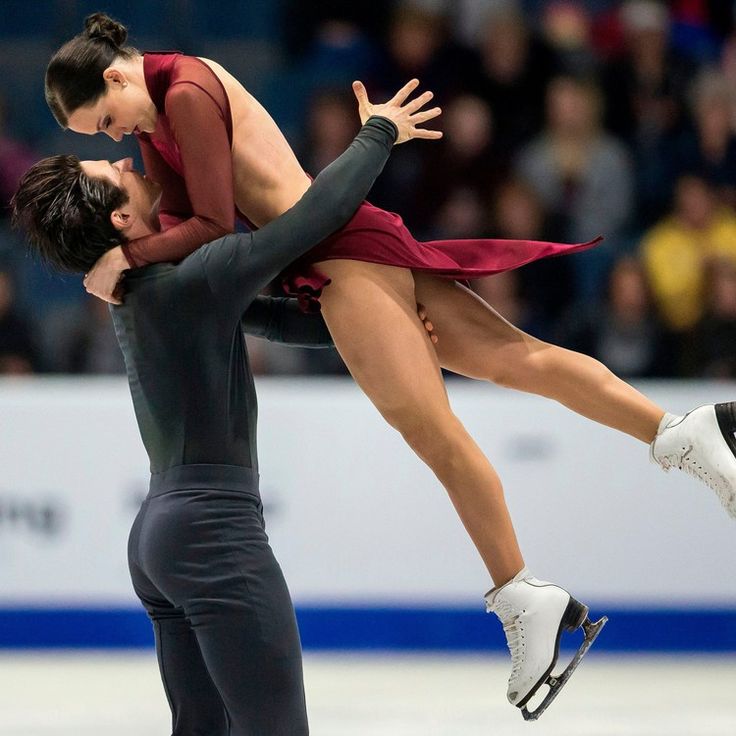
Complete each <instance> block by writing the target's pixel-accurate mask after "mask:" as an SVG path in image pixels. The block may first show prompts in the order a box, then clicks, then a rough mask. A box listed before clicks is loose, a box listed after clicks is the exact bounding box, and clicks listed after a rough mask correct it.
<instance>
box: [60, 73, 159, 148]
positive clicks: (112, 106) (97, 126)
mask: <svg viewBox="0 0 736 736" xmlns="http://www.w3.org/2000/svg"><path fill="white" fill-rule="evenodd" d="M104 76H105V82H106V86H107V91H106V92H105V94H103V95H102V97H100V98H99V99H98V100H97V101H96V102H94V103H93V104H91V105H85V106H83V107H80V108H78V109H76V110H75V111H74V112H73V113H71V114H70V115H69V129H70V130H73V131H74V132H75V133H83V134H85V135H95V134H96V133H107V135H109V136H110V138H112V139H113V140H114V141H116V142H118V143H119V142H120V141H121V140H122V139H123V136H124V135H130V134H131V133H153V131H154V130H155V129H156V117H157V115H156V107H155V105H154V104H153V101H152V100H151V97H150V95H149V94H148V90H147V89H142V88H141V87H140V86H138V85H137V84H135V83H134V82H131V81H129V80H128V78H127V77H126V76H125V74H123V73H122V72H120V71H119V70H117V69H115V68H114V67H110V68H108V69H106V70H105V74H104Z"/></svg>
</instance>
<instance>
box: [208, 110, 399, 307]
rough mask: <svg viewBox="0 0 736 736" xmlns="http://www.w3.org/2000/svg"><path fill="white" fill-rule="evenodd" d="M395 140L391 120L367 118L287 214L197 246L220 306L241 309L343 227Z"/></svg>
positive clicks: (363, 197) (395, 131) (395, 134)
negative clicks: (296, 261)
mask: <svg viewBox="0 0 736 736" xmlns="http://www.w3.org/2000/svg"><path fill="white" fill-rule="evenodd" d="M396 136H397V128H396V126H395V125H394V124H393V123H392V122H391V121H390V120H388V119H386V118H382V117H372V118H370V119H369V120H368V121H367V122H366V124H365V125H364V126H363V127H362V128H361V130H360V132H359V133H358V135H357V136H356V138H355V140H354V141H353V142H352V143H351V144H350V147H349V148H348V149H347V150H346V151H345V153H343V154H342V155H341V156H340V157H339V158H338V159H337V160H336V161H334V162H333V163H331V164H330V165H329V166H328V167H327V168H326V169H324V171H322V172H321V173H320V174H319V176H318V177H317V178H316V179H315V180H314V183H313V184H312V186H311V187H310V188H309V189H308V190H307V192H306V193H305V194H304V196H303V197H302V198H301V199H300V200H299V202H297V203H296V204H295V205H294V206H293V207H292V208H291V209H290V210H288V211H287V212H285V213H284V214H283V215H281V216H280V217H277V218H276V219H275V220H273V221H272V222H270V223H269V224H268V225H266V226H265V227H263V228H261V229H260V230H257V231H256V232H254V233H249V234H246V235H239V234H233V235H226V236H225V237H224V238H221V239H220V240H216V241H215V242H214V243H209V244H208V245H206V246H204V247H203V248H201V249H200V250H199V251H198V252H197V254H198V255H200V257H201V259H202V264H203V266H204V269H205V273H206V274H207V279H208V281H209V284H210V288H211V289H212V292H213V295H214V297H215V298H216V299H217V300H218V302H220V303H221V304H223V305H228V306H230V307H232V309H234V310H237V311H238V312H243V311H245V308H246V307H247V306H248V305H249V304H250V303H251V302H252V301H253V299H254V298H255V296H256V294H257V293H258V292H259V291H260V290H261V289H262V288H263V287H264V286H266V284H268V283H269V282H270V281H271V280H272V279H274V278H275V277H276V276H277V275H278V274H279V273H280V272H281V271H283V269H284V268H286V266H288V265H289V264H290V263H292V262H293V261H295V260H296V259H297V258H299V257H300V256H302V255H303V254H304V253H306V252H307V251H308V250H310V249H311V248H313V247H314V246H315V245H317V244H318V243H319V242H321V241H322V240H324V239H325V238H327V237H328V236H329V235H331V234H332V233H333V232H335V231H336V230H338V229H339V228H341V227H342V226H343V225H344V224H345V223H347V222H348V220H349V219H350V218H351V217H352V216H353V213H354V212H355V210H357V209H358V207H359V206H360V203H361V202H362V201H363V200H364V199H365V197H366V195H367V194H368V192H369V191H370V188H371V186H372V185H373V182H374V181H375V179H376V177H377V176H378V174H379V173H380V172H381V170H382V169H383V166H384V164H385V163H386V160H387V159H388V156H389V153H390V151H391V147H392V146H393V144H394V141H395V140H396Z"/></svg>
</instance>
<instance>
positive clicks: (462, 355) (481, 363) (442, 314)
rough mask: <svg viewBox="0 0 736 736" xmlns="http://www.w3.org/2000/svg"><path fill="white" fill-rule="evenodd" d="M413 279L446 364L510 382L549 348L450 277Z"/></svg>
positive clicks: (465, 373) (477, 375) (470, 374)
mask: <svg viewBox="0 0 736 736" xmlns="http://www.w3.org/2000/svg"><path fill="white" fill-rule="evenodd" d="M414 280H415V288H416V297H417V301H418V302H420V303H421V304H423V305H424V306H425V307H426V309H427V315H428V318H429V320H430V322H432V324H433V326H434V332H435V334H436V335H437V338H438V342H437V343H436V344H435V345H434V348H435V350H436V351H437V356H438V358H439V362H440V365H441V366H442V367H443V368H447V369H448V370H451V371H453V372H455V373H459V374H461V375H463V376H468V377H469V378H478V379H482V380H490V381H494V382H496V383H504V384H509V383H513V382H514V380H515V377H519V376H518V372H519V371H523V370H524V367H525V365H526V364H528V363H530V359H531V358H533V356H534V355H535V354H537V353H538V352H540V351H542V350H544V349H546V348H549V347H550V346H549V345H548V344H547V343H544V342H542V341H541V340H537V339H536V338H534V337H531V336H530V335H527V334H526V333H525V332H523V331H522V330H520V329H518V328H517V327H514V325H512V324H511V323H510V322H508V321H507V320H505V319H504V318H503V317H502V316H501V315H500V314H498V312H496V311H495V310H494V309H493V307H491V306H490V305H489V304H487V303H486V302H485V301H484V300H483V299H481V298H480V297H479V296H478V295H477V294H475V293H474V292H472V291H471V290H470V289H468V288H467V287H466V286H463V285H462V284H459V283H457V282H456V281H453V280H452V279H442V278H439V277H437V276H431V275H429V274H424V273H419V272H415V274H414ZM515 374H516V376H515Z"/></svg>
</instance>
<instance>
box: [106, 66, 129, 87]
mask: <svg viewBox="0 0 736 736" xmlns="http://www.w3.org/2000/svg"><path fill="white" fill-rule="evenodd" d="M102 78H103V79H104V80H105V82H107V84H109V85H110V86H112V87H127V86H128V78H127V77H126V76H125V74H124V73H123V72H122V71H120V69H118V68H117V67H115V66H109V67H107V69H105V71H104V72H102Z"/></svg>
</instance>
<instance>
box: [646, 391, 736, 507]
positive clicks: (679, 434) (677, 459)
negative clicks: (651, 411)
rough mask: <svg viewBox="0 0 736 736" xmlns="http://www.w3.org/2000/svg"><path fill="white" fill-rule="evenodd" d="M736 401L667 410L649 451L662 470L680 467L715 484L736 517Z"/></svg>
mask: <svg viewBox="0 0 736 736" xmlns="http://www.w3.org/2000/svg"><path fill="white" fill-rule="evenodd" d="M735 432H736V402H733V401H732V402H729V403H724V404H706V405H705V406H699V407H698V408H697V409H693V410H692V411H691V412H688V413H687V414H685V416H684V417H678V416H675V415H673V414H665V416H664V418H663V419H662V422H661V423H660V425H659V430H658V431H657V436H656V437H655V438H654V441H653V442H652V443H651V445H650V451H649V455H650V457H651V459H652V460H653V461H654V462H655V463H657V465H659V466H660V467H661V468H662V469H663V470H665V471H669V470H670V469H672V468H678V469H679V470H683V471H684V472H686V473H688V474H689V475H692V476H694V477H696V478H698V479H700V480H702V481H703V483H705V484H706V485H708V486H709V487H710V488H712V489H713V490H714V491H715V492H716V495H717V496H718V498H719V499H720V501H721V503H722V504H723V506H724V507H725V508H726V511H728V513H729V514H730V515H731V516H732V517H733V518H734V519H736V436H734V433H735Z"/></svg>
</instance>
